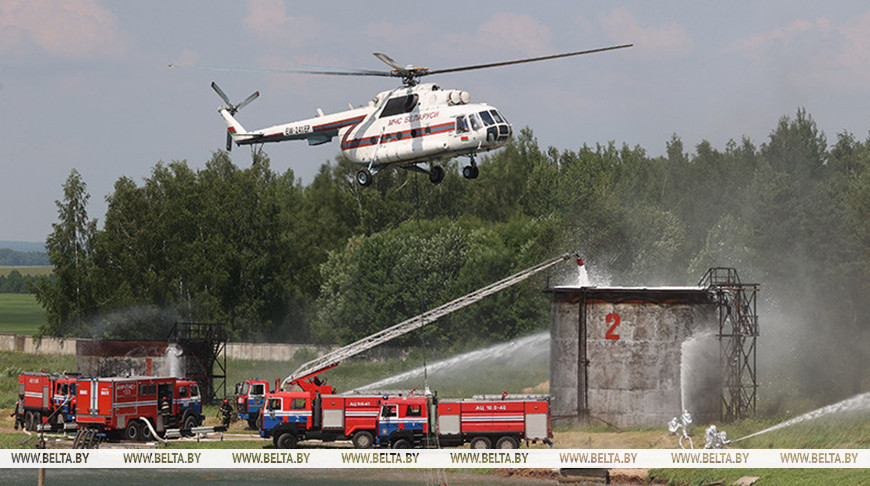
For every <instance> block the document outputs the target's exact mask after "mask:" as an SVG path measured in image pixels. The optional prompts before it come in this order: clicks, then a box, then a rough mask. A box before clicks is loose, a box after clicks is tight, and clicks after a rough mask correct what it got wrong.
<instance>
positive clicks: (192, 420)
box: [184, 415, 199, 429]
mask: <svg viewBox="0 0 870 486" xmlns="http://www.w3.org/2000/svg"><path fill="white" fill-rule="evenodd" d="M197 425H199V424H198V423H197V420H196V417H194V416H193V415H188V416H187V418H186V419H184V428H185V429H192V428H194V427H196V426H197Z"/></svg>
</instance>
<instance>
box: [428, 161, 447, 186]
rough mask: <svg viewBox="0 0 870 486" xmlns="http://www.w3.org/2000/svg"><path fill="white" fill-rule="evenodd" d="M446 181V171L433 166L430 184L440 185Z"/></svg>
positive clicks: (430, 172) (430, 173)
mask: <svg viewBox="0 0 870 486" xmlns="http://www.w3.org/2000/svg"><path fill="white" fill-rule="evenodd" d="M443 180H444V169H443V168H442V167H441V166H440V165H433V166H432V168H431V169H430V170H429V182H431V183H432V184H439V183H440V182H441V181H443Z"/></svg>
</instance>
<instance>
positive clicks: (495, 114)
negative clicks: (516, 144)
mask: <svg viewBox="0 0 870 486" xmlns="http://www.w3.org/2000/svg"><path fill="white" fill-rule="evenodd" d="M489 112H490V113H491V114H492V117H493V118H495V122H496V123H507V121H506V120H505V119H504V118H502V116H501V115H499V114H498V112H497V111H495V110H489Z"/></svg>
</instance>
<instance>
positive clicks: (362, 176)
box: [356, 169, 372, 186]
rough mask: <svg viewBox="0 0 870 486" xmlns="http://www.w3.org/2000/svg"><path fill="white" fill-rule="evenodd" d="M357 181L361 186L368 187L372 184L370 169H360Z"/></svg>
mask: <svg viewBox="0 0 870 486" xmlns="http://www.w3.org/2000/svg"><path fill="white" fill-rule="evenodd" d="M356 181H357V182H358V183H359V185H361V186H368V185H370V184H371V183H372V173H371V172H369V170H368V169H360V170H359V172H357V173H356Z"/></svg>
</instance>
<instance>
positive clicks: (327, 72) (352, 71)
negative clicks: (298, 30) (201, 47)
mask: <svg viewBox="0 0 870 486" xmlns="http://www.w3.org/2000/svg"><path fill="white" fill-rule="evenodd" d="M169 67H170V68H181V69H195V70H198V71H221V72H229V73H265V74H320V75H325V76H381V77H385V78H389V77H392V76H393V74H392V73H391V72H389V71H368V70H364V69H346V70H342V69H336V70H306V69H254V68H229V67H215V66H185V65H181V64H170V65H169Z"/></svg>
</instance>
